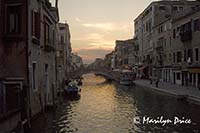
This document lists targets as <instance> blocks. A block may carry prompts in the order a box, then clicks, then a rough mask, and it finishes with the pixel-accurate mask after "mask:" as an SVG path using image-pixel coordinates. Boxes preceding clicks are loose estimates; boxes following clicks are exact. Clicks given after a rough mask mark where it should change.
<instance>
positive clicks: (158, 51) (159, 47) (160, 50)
mask: <svg viewBox="0 0 200 133" xmlns="http://www.w3.org/2000/svg"><path fill="white" fill-rule="evenodd" d="M163 51H164V49H163V46H161V45H158V46H157V47H156V52H157V53H162V52H163Z"/></svg>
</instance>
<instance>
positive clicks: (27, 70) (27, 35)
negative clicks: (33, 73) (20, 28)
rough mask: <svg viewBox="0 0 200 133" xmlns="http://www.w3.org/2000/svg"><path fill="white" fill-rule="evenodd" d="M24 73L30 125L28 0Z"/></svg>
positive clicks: (27, 1)
mask: <svg viewBox="0 0 200 133" xmlns="http://www.w3.org/2000/svg"><path fill="white" fill-rule="evenodd" d="M25 10H26V11H25V12H26V16H27V18H26V35H25V36H26V37H25V39H26V47H25V49H26V73H27V78H26V80H27V81H26V83H27V86H26V89H27V100H28V101H27V119H28V124H29V126H30V119H31V112H32V111H31V100H30V82H29V47H28V45H29V29H28V28H29V0H26V9H25Z"/></svg>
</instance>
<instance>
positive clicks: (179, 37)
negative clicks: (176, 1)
mask: <svg viewBox="0 0 200 133" xmlns="http://www.w3.org/2000/svg"><path fill="white" fill-rule="evenodd" d="M199 22H200V8H199V7H196V8H191V9H188V10H186V11H185V12H182V13H181V14H179V15H177V16H174V18H173V20H172V29H173V31H172V35H173V36H172V42H173V48H172V54H173V65H174V66H176V67H177V70H174V71H173V83H175V84H180V85H184V86H194V87H199V83H200V59H199V58H200V57H199V49H200V40H199V35H200V32H199V31H200V28H199V25H200V23H199Z"/></svg>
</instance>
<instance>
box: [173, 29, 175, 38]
mask: <svg viewBox="0 0 200 133" xmlns="http://www.w3.org/2000/svg"><path fill="white" fill-rule="evenodd" d="M173 38H176V29H173Z"/></svg>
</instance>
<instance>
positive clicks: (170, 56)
mask: <svg viewBox="0 0 200 133" xmlns="http://www.w3.org/2000/svg"><path fill="white" fill-rule="evenodd" d="M171 60H172V54H171V53H170V54H169V61H170V62H171Z"/></svg>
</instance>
